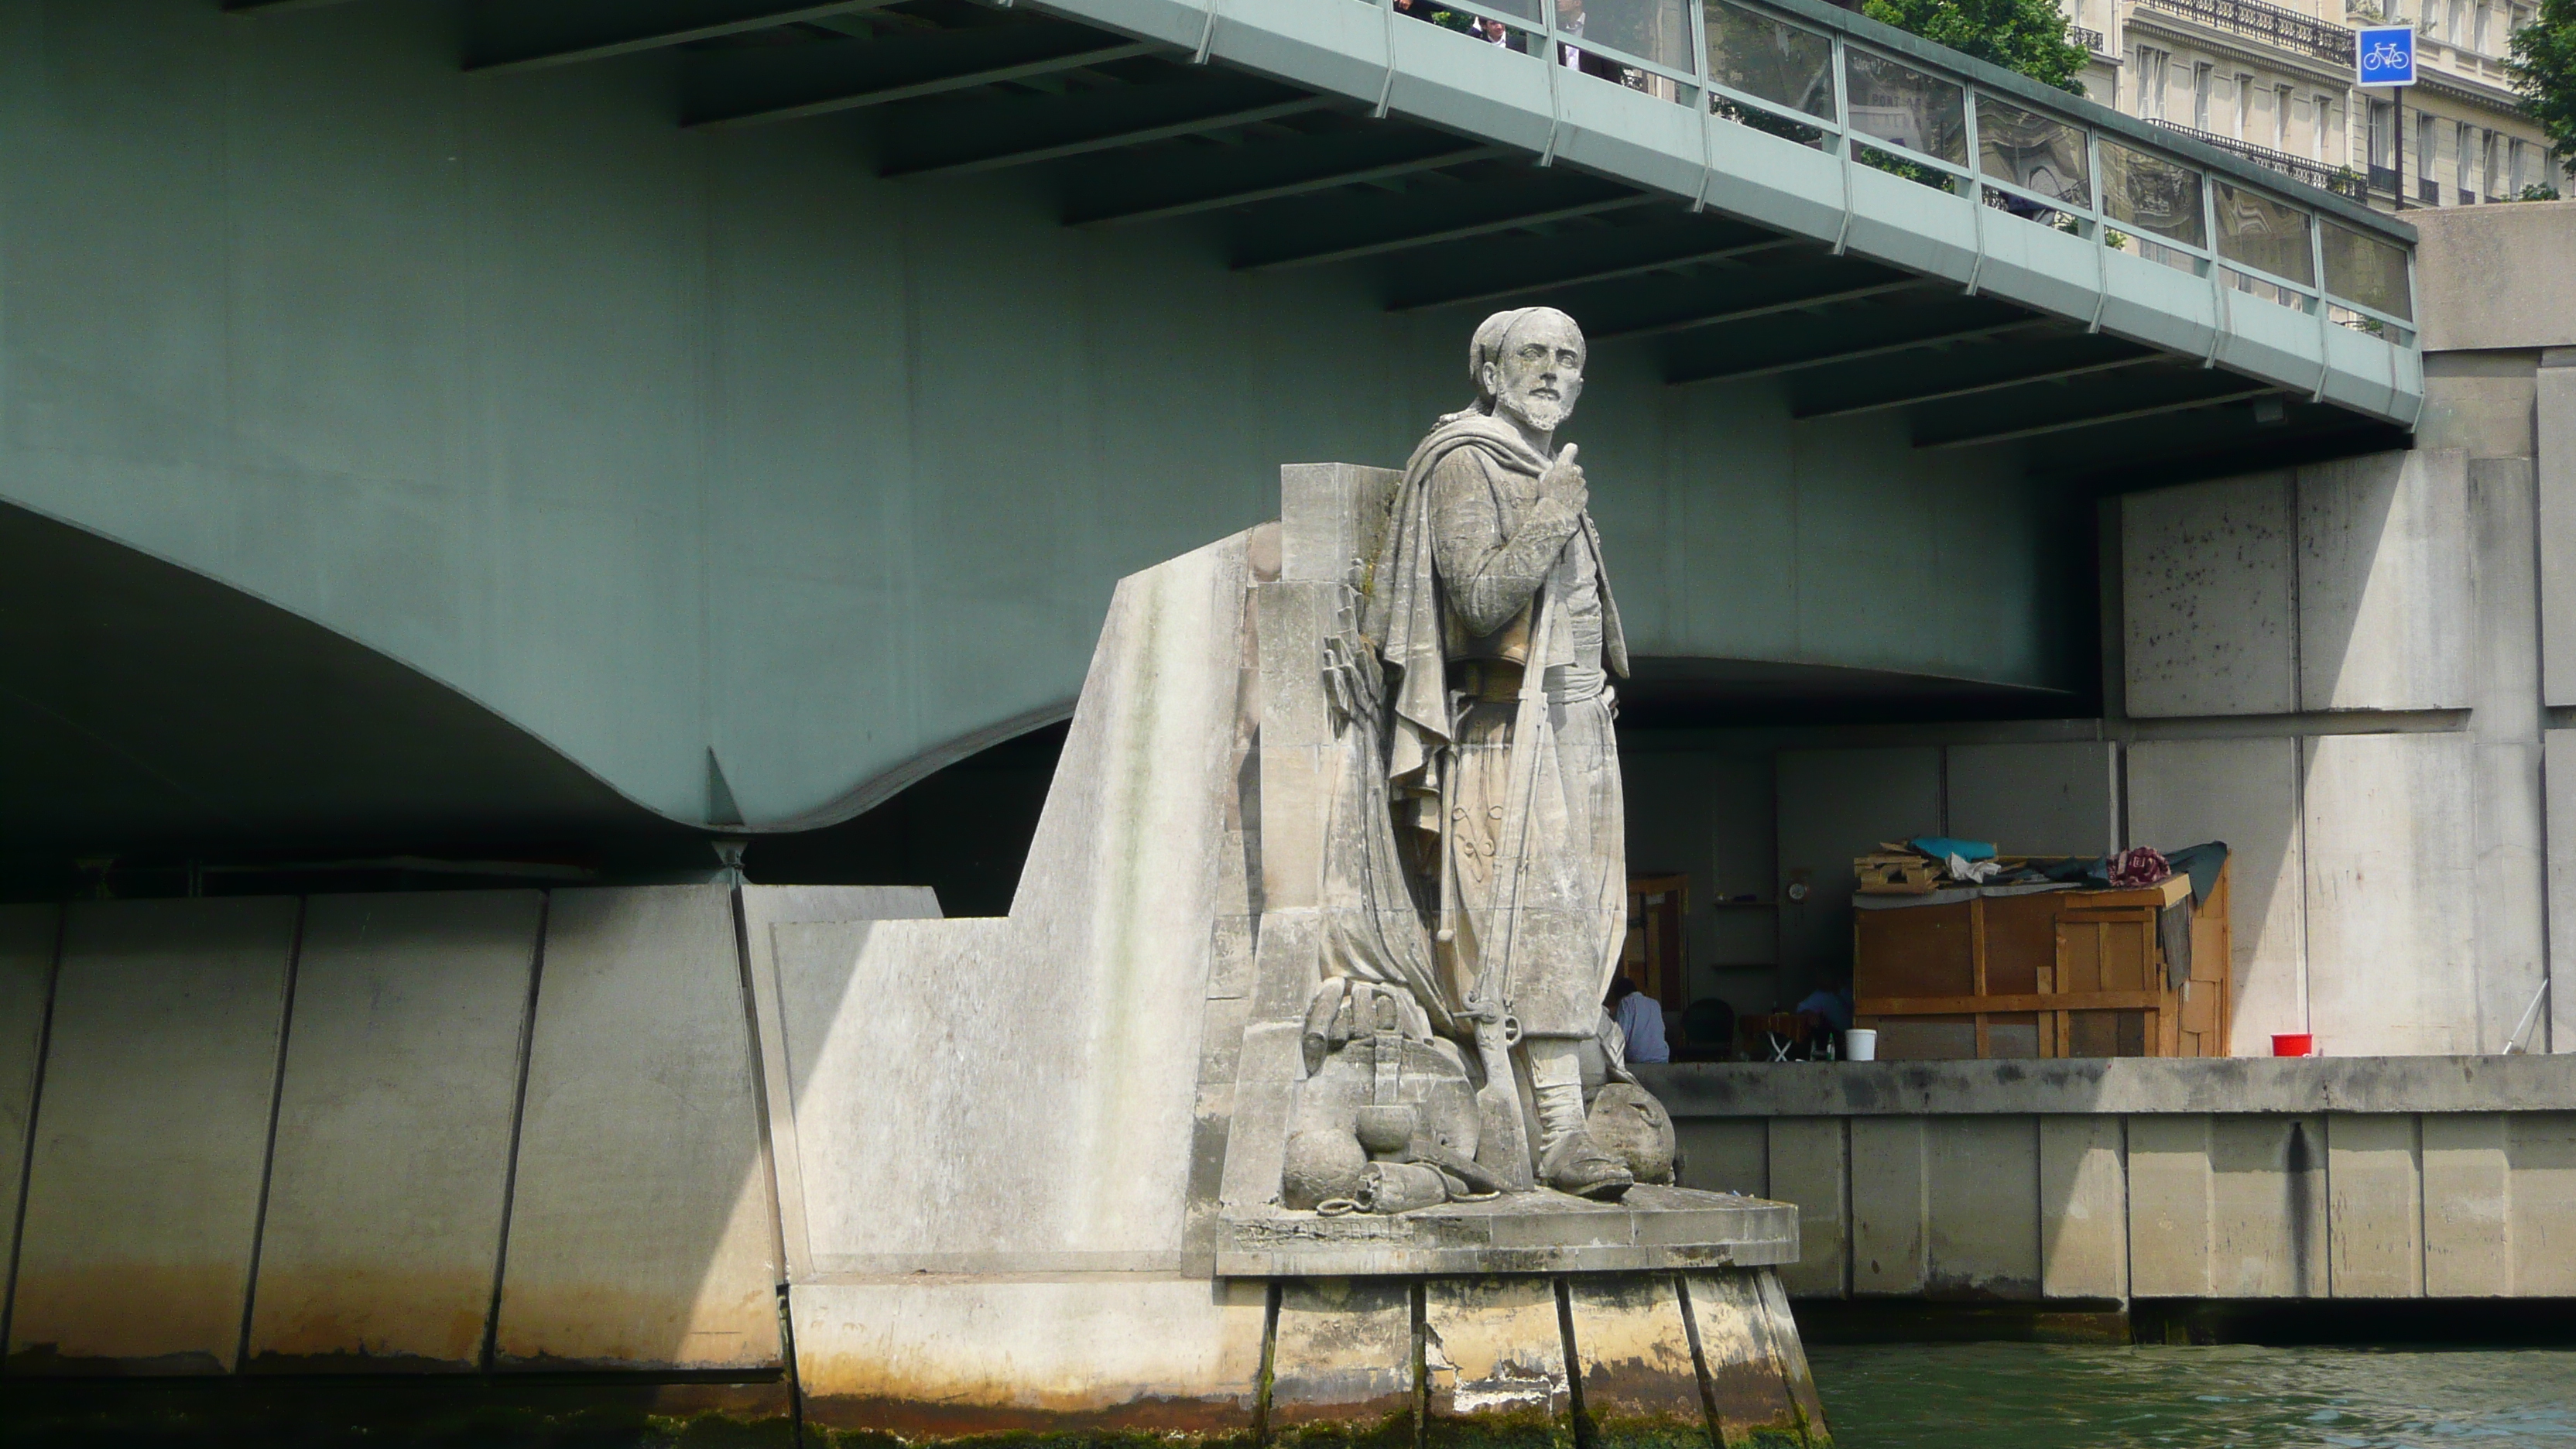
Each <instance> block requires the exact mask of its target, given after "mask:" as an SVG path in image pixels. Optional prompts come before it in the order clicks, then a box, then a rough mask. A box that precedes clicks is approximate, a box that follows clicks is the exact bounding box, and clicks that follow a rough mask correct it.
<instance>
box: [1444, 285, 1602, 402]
mask: <svg viewBox="0 0 2576 1449" xmlns="http://www.w3.org/2000/svg"><path fill="white" fill-rule="evenodd" d="M1583 357H1584V347H1583V329H1582V328H1580V327H1577V326H1575V325H1574V319H1573V318H1571V317H1568V316H1566V315H1565V314H1564V313H1562V312H1559V311H1558V310H1556V309H1555V308H1554V307H1521V308H1517V309H1515V310H1513V311H1510V312H1497V313H1495V314H1494V315H1493V316H1491V317H1488V318H1486V319H1485V323H1484V325H1483V326H1481V327H1478V328H1477V329H1476V340H1475V341H1474V342H1473V343H1472V344H1470V345H1469V347H1468V350H1467V375H1468V376H1470V377H1472V378H1474V379H1475V380H1476V397H1477V401H1478V402H1479V403H1480V404H1481V405H1482V406H1483V407H1484V409H1485V411H1487V412H1489V413H1490V412H1496V411H1501V412H1504V413H1508V414H1510V415H1511V416H1513V417H1516V418H1518V419H1520V421H1521V422H1523V423H1525V424H1527V425H1528V426H1529V427H1530V428H1532V429H1533V430H1535V431H1537V432H1541V433H1553V432H1555V431H1556V430H1557V428H1558V427H1559V426H1560V425H1561V424H1563V423H1564V422H1565V420H1566V419H1567V418H1570V417H1572V416H1574V400H1575V399H1576V398H1577V397H1580V396H1582V394H1583Z"/></svg>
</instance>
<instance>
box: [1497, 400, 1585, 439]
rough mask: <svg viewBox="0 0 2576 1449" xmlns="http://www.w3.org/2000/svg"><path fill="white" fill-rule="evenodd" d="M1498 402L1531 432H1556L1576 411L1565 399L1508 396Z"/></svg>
mask: <svg viewBox="0 0 2576 1449" xmlns="http://www.w3.org/2000/svg"><path fill="white" fill-rule="evenodd" d="M1496 401H1497V402H1498V403H1499V404H1500V405H1501V406H1502V409H1503V411H1505V412H1507V413H1510V414H1511V415H1512V416H1513V417H1516V418H1518V419H1520V420H1521V421H1522V422H1523V423H1525V424H1527V425H1528V426H1529V428H1530V430H1531V431H1533V432H1540V433H1553V432H1555V431H1556V430H1557V428H1558V427H1559V426H1560V425H1561V424H1563V423H1564V422H1565V420H1566V418H1567V416H1568V415H1570V414H1572V413H1573V411H1574V408H1573V406H1572V404H1570V403H1568V402H1566V400H1565V399H1563V398H1554V397H1512V396H1510V395H1508V394H1506V395H1505V396H1503V397H1500V398H1498V399H1496Z"/></svg>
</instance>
